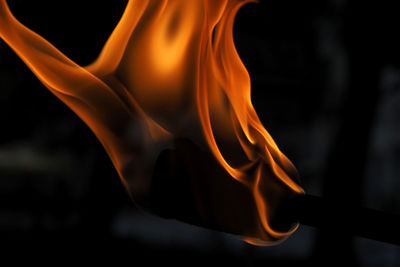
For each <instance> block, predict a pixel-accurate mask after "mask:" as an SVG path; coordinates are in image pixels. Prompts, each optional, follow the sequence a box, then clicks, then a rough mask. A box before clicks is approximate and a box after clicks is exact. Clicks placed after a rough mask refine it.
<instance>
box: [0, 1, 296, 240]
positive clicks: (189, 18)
mask: <svg viewBox="0 0 400 267" xmlns="http://www.w3.org/2000/svg"><path fill="white" fill-rule="evenodd" d="M247 2H249V1H238V0H218V1H216V0H192V1H187V0H171V1H168V0H164V1H161V0H158V1H156V0H136V1H134V0H131V1H129V2H128V4H127V7H126V10H125V13H124V15H123V17H122V18H121V20H120V22H119V24H118V25H117V27H116V28H115V30H114V32H113V33H112V35H111V36H110V38H109V39H108V41H107V43H106V44H105V46H104V48H103V50H102V52H101V54H100V55H99V57H98V59H97V60H96V61H95V62H94V63H93V64H91V65H90V66H87V67H81V66H79V65H77V64H76V63H74V62H73V61H71V60H70V59H69V58H67V57H66V56H65V55H63V54H62V53H61V52H60V51H58V50H57V49H56V48H55V47H54V46H52V45H51V44H50V43H48V42H47V41H46V40H45V39H43V38H42V37H40V36H38V35H37V34H35V33H34V32H32V31H31V30H29V29H28V28H26V27H25V26H24V25H22V24H21V23H19V22H18V21H17V20H16V19H15V18H14V17H13V16H12V14H11V12H10V11H9V9H8V7H7V4H6V1H5V0H0V3H1V4H0V36H1V38H2V39H3V40H4V41H5V42H6V43H7V44H9V45H10V47H11V48H12V49H13V50H14V51H15V52H16V53H17V54H18V55H19V56H20V58H21V59H22V60H23V61H24V62H25V63H26V64H27V66H28V67H29V68H30V69H31V70H32V71H33V73H34V74H35V75H36V76H37V77H38V78H39V79H40V80H41V81H42V83H43V84H44V85H45V86H46V87H47V88H48V89H49V90H50V91H51V92H52V93H53V94H55V95H56V96H57V97H58V98H59V99H61V100H62V101H63V102H64V103H65V104H66V105H67V106H69V107H70V108H71V109H72V110H73V111H74V112H75V113H76V114H78V115H79V116H80V118H81V119H82V120H83V121H84V122H85V123H86V124H87V125H88V126H89V127H90V128H91V129H92V131H93V132H94V133H95V134H96V136H97V137H98V139H99V140H100V142H101V143H102V144H103V146H104V148H105V149H106V151H107V153H108V155H109V156H110V158H111V160H112V162H113V164H114V165H115V168H116V169H117V171H118V173H119V175H120V177H121V180H122V181H123V183H124V185H125V186H126V188H127V189H128V191H129V192H130V194H131V195H132V197H133V198H134V199H135V200H137V201H139V203H140V202H141V200H142V199H146V198H149V196H150V195H152V193H151V190H152V184H153V183H154V181H152V180H153V179H152V173H153V168H154V164H155V160H156V159H157V156H158V155H159V154H160V152H161V151H162V150H163V149H166V148H172V149H177V145H176V142H175V141H176V140H177V139H183V140H190V142H191V144H194V146H195V147H198V148H199V150H198V151H201V152H196V154H201V153H203V152H204V154H205V155H207V153H209V154H210V155H213V156H212V157H211V158H212V159H213V161H214V162H216V163H218V164H217V165H219V166H220V167H221V166H222V167H223V169H222V170H223V173H222V174H220V173H218V172H214V169H212V168H211V166H213V165H212V164H211V165H206V168H207V166H209V167H210V168H211V169H210V170H209V171H208V172H206V173H207V175H206V176H207V177H196V174H195V173H194V174H189V175H188V176H189V177H187V179H188V181H189V183H191V184H192V185H197V184H199V183H203V186H204V188H205V189H204V191H202V190H200V189H199V188H198V187H196V188H194V189H193V188H190V186H189V188H188V190H192V191H193V192H189V194H192V196H193V198H194V199H195V203H196V205H194V209H196V210H195V213H196V214H198V219H197V221H196V222H194V223H196V224H199V225H203V226H209V225H212V226H215V227H214V228H217V229H219V230H221V231H226V232H230V233H234V234H237V235H240V236H243V238H244V240H246V241H247V242H249V243H253V244H259V245H261V244H269V243H271V242H275V241H279V240H282V239H284V238H285V237H287V236H288V235H289V234H291V233H292V232H293V231H295V229H296V228H297V225H296V226H294V227H292V228H291V229H287V231H282V232H281V231H277V230H274V229H273V228H272V226H271V222H272V221H273V220H274V216H275V215H276V210H277V208H278V207H279V204H280V203H281V201H283V200H285V199H286V198H287V197H290V196H293V195H296V194H302V193H303V190H302V188H301V187H300V186H299V185H298V184H297V183H296V182H294V181H293V180H292V179H291V178H295V177H296V175H297V172H296V169H295V167H294V166H293V165H292V164H291V162H290V161H289V160H288V159H287V158H286V157H285V156H284V155H283V154H282V153H281V152H280V150H279V149H278V147H277V145H276V144H275V142H274V141H273V139H272V138H271V136H270V135H269V134H268V132H267V131H266V130H265V128H264V127H263V125H262V124H261V122H260V120H259V118H258V116H257V114H256V112H255V110H254V108H253V105H252V103H251V99H250V77H249V75H248V72H247V70H246V68H245V66H244V65H243V63H242V62H241V60H240V58H239V55H238V53H237V51H236V49H235V45H234V42H233V23H234V18H235V15H236V13H237V11H238V10H239V8H240V7H241V6H242V5H244V4H245V3H247ZM183 150H185V149H183ZM188 151H191V152H192V153H193V151H197V150H190V149H189V150H188ZM180 153H181V152H180ZM185 155H187V157H188V159H187V160H186V161H191V159H192V158H195V157H191V155H190V152H188V153H187V154H185ZM184 157H185V156H184ZM178 158H179V157H178ZM200 158H201V157H200ZM180 161H185V160H182V159H181V160H180ZM203 161H204V160H203V159H200V160H198V162H189V163H188V164H186V166H196V164H200V165H201V164H202V166H203V165H204V164H205V163H204V162H203ZM177 166H179V164H178V165H177ZM193 169H196V167H193ZM215 169H218V168H215ZM213 175H214V176H213ZM225 176H226V177H229V181H227V180H226V179H225V178H224V177H225ZM202 179H204V180H202ZM204 181H206V182H204ZM167 182H168V181H167ZM192 187H193V186H192ZM238 188H239V189H238ZM166 201H168V200H166ZM175 205H179V203H175ZM230 205H231V206H230ZM177 217H178V218H179V217H180V216H179V215H177Z"/></svg>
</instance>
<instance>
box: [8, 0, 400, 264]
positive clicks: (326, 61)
mask: <svg viewBox="0 0 400 267" xmlns="http://www.w3.org/2000/svg"><path fill="white" fill-rule="evenodd" d="M8 2H9V5H10V8H11V10H12V11H13V13H14V15H15V16H16V17H17V18H18V19H19V20H20V21H21V22H22V23H24V24H25V25H27V26H28V27H29V28H31V29H32V30H34V31H36V32H38V33H39V34H40V35H42V36H43V37H45V38H46V39H47V40H49V41H50V42H51V43H52V44H54V45H55V46H56V47H57V48H58V49H60V50H61V51H62V52H63V53H65V54H66V55H67V56H68V57H70V58H71V59H72V60H74V61H75V62H77V63H78V64H80V65H86V64H89V63H90V62H92V61H93V60H94V59H95V58H96V57H97V55H98V53H99V52H100V50H101V48H102V46H103V44H104V42H105V41H106V40H107V38H108V36H109V34H110V33H111V32H112V30H113V28H114V27H115V25H116V24H117V23H118V20H119V18H120V16H121V14H122V13H123V10H124V7H125V5H126V1H76V0H73V1H72V0H70V1H44V0H37V1H22V0H12V1H11V0H10V1H8ZM392 2H393V1H392ZM392 2H391V1H379V2H375V3H374V4H366V3H363V2H360V1H346V0H330V1H327V0H326V1H289V0H283V1H266V0H262V1H260V3H258V4H254V3H251V4H248V5H246V6H245V7H243V8H242V10H241V11H240V12H239V14H238V16H237V19H236V22H235V29H234V36H235V43H236V45H237V48H238V51H239V54H240V56H241V58H242V60H243V62H244V63H245V65H246V67H247V69H248V71H249V73H250V76H251V79H252V99H253V103H254V105H255V108H256V110H257V112H258V114H259V116H260V118H261V120H262V121H263V123H264V125H265V127H266V128H267V130H268V131H269V132H270V133H271V135H272V136H273V137H274V139H275V140H276V142H277V143H278V145H279V147H280V148H281V150H282V151H283V152H284V153H285V154H286V155H287V156H288V157H289V158H290V159H291V160H292V161H293V163H294V164H295V165H296V166H297V168H298V170H299V172H300V175H301V178H302V182H303V186H304V188H305V190H306V192H308V193H310V194H314V195H318V196H324V197H327V198H330V199H333V200H334V201H337V203H338V205H348V204H356V205H362V206H366V207H370V208H374V209H379V210H383V211H390V212H397V213H398V212H400V195H399V193H398V192H399V189H400V180H399V178H398V177H399V173H400V166H399V163H400V137H399V134H398V132H399V121H400V118H399V114H400V113H399V110H398V109H399V104H400V91H399V86H400V52H399V50H400V49H399V48H400V43H399V41H398V39H399V38H398V32H399V31H398V26H399V22H398V14H397V13H398V12H397V11H398V9H396V6H395V5H394V4H391V3H392ZM0 90H1V91H0V92H1V93H0V121H1V122H0V125H1V131H0V200H1V201H0V205H1V206H0V236H1V239H2V242H6V243H7V244H9V245H10V247H11V248H12V250H14V251H19V250H20V249H21V247H23V248H25V249H28V250H33V249H37V248H38V247H42V246H45V247H46V248H47V249H48V248H49V247H50V248H53V249H56V250H59V251H61V252H62V253H63V255H69V256H71V257H72V256H76V255H77V254H80V253H81V252H82V253H86V252H87V250H88V248H90V249H93V248H94V249H95V251H97V252H100V251H104V252H107V253H95V254H96V256H95V257H96V258H97V259H101V258H102V257H105V256H106V255H109V254H108V252H110V253H111V251H112V252H117V253H118V255H119V256H120V257H127V258H129V259H130V261H131V262H132V263H135V262H137V263H138V264H140V260H141V259H146V260H147V263H158V262H163V263H165V264H169V263H171V264H182V265H185V266H192V265H199V266H200V265H205V264H207V265H210V264H211V265H214V264H219V265H220V264H224V265H225V264H226V265H228V264H230V265H234V266H267V265H269V266H275V265H276V266H280V265H283V266H285V265H294V264H300V265H303V264H304V265H309V264H317V265H319V266H321V265H322V266H325V264H326V262H327V261H328V262H329V263H335V262H336V264H338V263H342V264H343V263H349V264H351V265H355V266H377V265H379V266H398V265H399V264H400V250H399V248H398V247H396V246H392V245H389V244H384V243H380V242H376V241H371V240H367V239H363V238H354V237H352V236H350V235H347V234H344V233H342V232H339V231H337V229H335V228H334V227H333V228H332V229H331V230H330V231H328V232H320V231H317V230H315V229H313V228H309V227H301V228H300V229H299V231H297V232H296V233H295V234H294V235H293V236H292V237H290V238H289V240H287V241H285V242H284V243H282V244H280V245H278V246H275V247H265V248H257V247H253V246H250V245H247V244H245V243H243V242H242V241H239V240H236V239H235V238H232V237H231V236H228V235H225V234H220V233H215V232H211V231H208V230H205V229H199V228H196V227H191V226H187V225H182V224H180V223H176V222H168V221H164V220H160V219H157V218H154V217H149V216H144V215H142V214H139V213H137V211H136V209H135V208H134V205H133V203H132V202H131V200H130V199H129V197H128V195H127V194H126V192H125V191H124V189H123V187H122V185H121V183H120V181H119V178H118V175H117V173H116V172H115V170H114V169H113V166H112V164H111V162H110V161H109V159H108V157H107V155H106V154H105V152H104V150H103V148H102V147H101V145H100V144H99V142H98V141H97V139H96V138H95V136H94V135H93V134H92V133H91V131H90V130H89V129H88V128H87V127H86V125H85V124H84V123H83V122H82V121H80V120H79V118H78V117H77V116H76V115H74V113H73V112H72V111H70V110H69V109H68V108H67V107H66V106H65V105H64V104H62V103H61V101H59V100H58V99H57V98H56V97H55V96H53V95H52V94H51V93H50V92H48V91H47V89H46V88H45V87H44V86H43V85H42V84H41V83H40V82H39V81H38V80H37V79H36V78H35V77H34V75H33V74H32V73H31V72H30V71H29V69H28V68H27V67H26V66H25V65H24V64H23V63H22V61H21V60H20V59H19V58H18V57H17V56H16V55H15V54H14V53H13V52H12V50H11V49H10V48H8V47H7V45H6V44H5V43H4V42H0ZM336 216H341V214H337V215H336ZM348 219H349V218H345V217H344V218H343V220H348ZM366 223H367V222H366ZM393 230H394V231H395V230H396V229H393ZM67 244H69V245H68V246H67ZM66 246H67V247H68V249H65V247H66ZM61 247H62V248H63V249H61ZM42 253H44V252H42ZM39 255H41V254H40V253H39Z"/></svg>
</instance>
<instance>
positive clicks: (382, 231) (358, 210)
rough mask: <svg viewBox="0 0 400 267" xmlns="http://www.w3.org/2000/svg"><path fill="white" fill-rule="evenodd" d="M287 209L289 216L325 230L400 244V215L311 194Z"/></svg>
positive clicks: (298, 199)
mask: <svg viewBox="0 0 400 267" xmlns="http://www.w3.org/2000/svg"><path fill="white" fill-rule="evenodd" d="M283 210H284V214H287V216H288V217H289V219H291V220H297V221H299V222H300V224H303V225H308V226H312V227H316V228H318V229H319V230H321V231H331V233H332V234H337V235H340V234H343V235H356V236H359V237H364V238H368V239H373V240H376V241H381V242H386V243H391V244H396V245H400V230H399V227H400V214H395V213H389V212H383V211H378V210H373V209H368V208H362V207H356V206H353V205H351V204H345V203H341V202H340V201H332V200H328V199H324V198H322V197H317V196H312V195H307V194H306V195H301V196H298V197H296V198H293V199H291V200H290V201H289V202H288V203H286V205H285V206H284V207H283Z"/></svg>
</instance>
